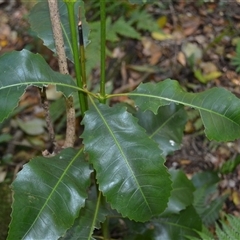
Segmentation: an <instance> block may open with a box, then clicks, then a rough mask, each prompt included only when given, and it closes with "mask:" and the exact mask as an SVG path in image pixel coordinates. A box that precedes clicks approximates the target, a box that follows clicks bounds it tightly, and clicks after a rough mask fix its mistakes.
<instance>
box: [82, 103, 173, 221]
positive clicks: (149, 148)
mask: <svg viewBox="0 0 240 240" xmlns="http://www.w3.org/2000/svg"><path fill="white" fill-rule="evenodd" d="M92 103H93V107H92V109H91V110H89V111H87V112H86V115H85V117H84V120H83V123H84V125H85V129H84V133H83V135H82V137H83V139H84V145H85V150H86V152H87V153H88V154H89V161H90V162H91V163H92V164H93V166H94V168H95V170H96V177H97V181H98V184H99V189H100V190H101V191H102V192H103V195H104V196H106V198H107V201H108V202H109V203H110V204H111V206H112V207H113V208H114V209H117V211H119V212H120V213H121V214H122V215H123V216H127V217H129V218H130V219H134V220H135V221H146V220H148V219H150V218H151V217H152V216H155V215H158V214H160V213H161V212H163V211H164V209H165V208H166V206H167V201H168V198H169V195H170V191H171V186H170V185H171V181H170V179H169V174H168V173H167V169H166V167H165V166H164V165H163V164H164V159H163V158H162V157H161V152H160V150H159V148H158V146H157V144H156V143H155V142H154V141H152V140H151V139H149V138H148V136H147V134H146V133H145V132H144V130H143V128H141V127H140V126H139V125H138V124H137V119H136V118H134V117H133V116H132V115H131V114H130V113H128V112H127V111H126V109H125V108H124V107H121V106H115V107H114V108H111V107H109V106H106V105H103V104H96V103H94V102H92Z"/></svg>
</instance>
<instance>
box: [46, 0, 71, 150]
mask: <svg viewBox="0 0 240 240" xmlns="http://www.w3.org/2000/svg"><path fill="white" fill-rule="evenodd" d="M48 5H49V11H50V18H51V23H52V30H53V36H54V41H55V47H56V52H57V55H58V65H59V71H60V73H62V74H69V72H68V66H67V58H66V53H65V49H64V40H63V34H62V29H61V25H60V22H61V21H60V16H59V11H58V1H57V0H48ZM66 111H67V130H66V139H65V143H64V146H63V147H64V148H67V147H73V145H74V141H75V109H74V104H73V98H72V97H69V98H68V99H66Z"/></svg>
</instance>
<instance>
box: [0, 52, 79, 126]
mask: <svg viewBox="0 0 240 240" xmlns="http://www.w3.org/2000/svg"><path fill="white" fill-rule="evenodd" d="M0 72H1V74H0V102H1V114H0V122H2V121H3V120H4V119H5V118H6V117H8V115H9V114H10V113H11V112H12V111H13V110H14V108H15V107H16V106H17V104H18V101H19V98H20V97H21V96H22V95H23V93H24V92H25V89H26V87H27V86H29V85H35V86H38V87H42V86H43V85H48V84H56V85H59V87H58V90H59V91H62V92H63V93H64V95H65V96H69V95H71V94H72V92H73V91H74V88H75V89H76V88H77V87H76V84H75V82H74V81H73V79H72V78H71V77H70V76H68V75H62V74H60V73H58V72H54V71H53V70H52V69H51V68H50V67H49V66H48V64H47V63H46V62H45V60H44V59H43V57H42V56H41V55H39V54H33V53H31V52H29V51H27V50H22V51H20V52H17V51H13V52H11V53H6V54H4V55H3V56H1V57H0Z"/></svg>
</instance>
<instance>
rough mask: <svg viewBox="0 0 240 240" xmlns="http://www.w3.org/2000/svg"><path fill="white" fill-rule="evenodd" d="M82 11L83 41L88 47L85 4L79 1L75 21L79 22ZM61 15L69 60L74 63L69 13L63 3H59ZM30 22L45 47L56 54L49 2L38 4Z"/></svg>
mask: <svg viewBox="0 0 240 240" xmlns="http://www.w3.org/2000/svg"><path fill="white" fill-rule="evenodd" d="M79 6H80V9H81V21H82V26H83V40H84V45H85V46H87V44H88V43H89V42H88V34H89V27H88V25H87V22H86V19H85V10H84V2H83V1H77V2H76V4H75V5H74V8H75V19H76V22H77V19H78V17H77V16H78V9H79ZM58 8H59V14H60V19H61V26H62V32H63V37H64V44H65V46H64V47H65V51H66V55H67V58H68V59H69V60H71V61H72V62H73V50H72V46H71V39H70V38H69V36H71V35H70V26H69V22H68V13H67V8H66V5H65V3H64V2H63V1H58ZM29 22H30V24H31V28H32V30H33V31H34V32H36V33H37V36H38V37H39V38H41V39H42V40H43V43H44V45H45V46H47V47H48V48H49V49H51V50H52V51H53V52H54V53H56V49H55V42H54V38H53V32H52V26H51V20H50V13H49V7H48V2H47V1H40V2H39V3H37V4H36V5H35V6H34V7H33V8H32V10H31V12H30V14H29Z"/></svg>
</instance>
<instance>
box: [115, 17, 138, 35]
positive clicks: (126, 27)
mask: <svg viewBox="0 0 240 240" xmlns="http://www.w3.org/2000/svg"><path fill="white" fill-rule="evenodd" d="M112 28H113V29H115V31H116V32H117V33H118V34H120V35H122V36H124V37H129V38H134V39H141V35H140V33H138V32H137V31H136V30H135V29H134V28H133V27H132V26H130V24H128V23H127V22H126V21H125V20H124V18H123V17H120V18H119V19H118V20H117V21H116V22H115V23H114V24H113V26H112Z"/></svg>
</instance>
